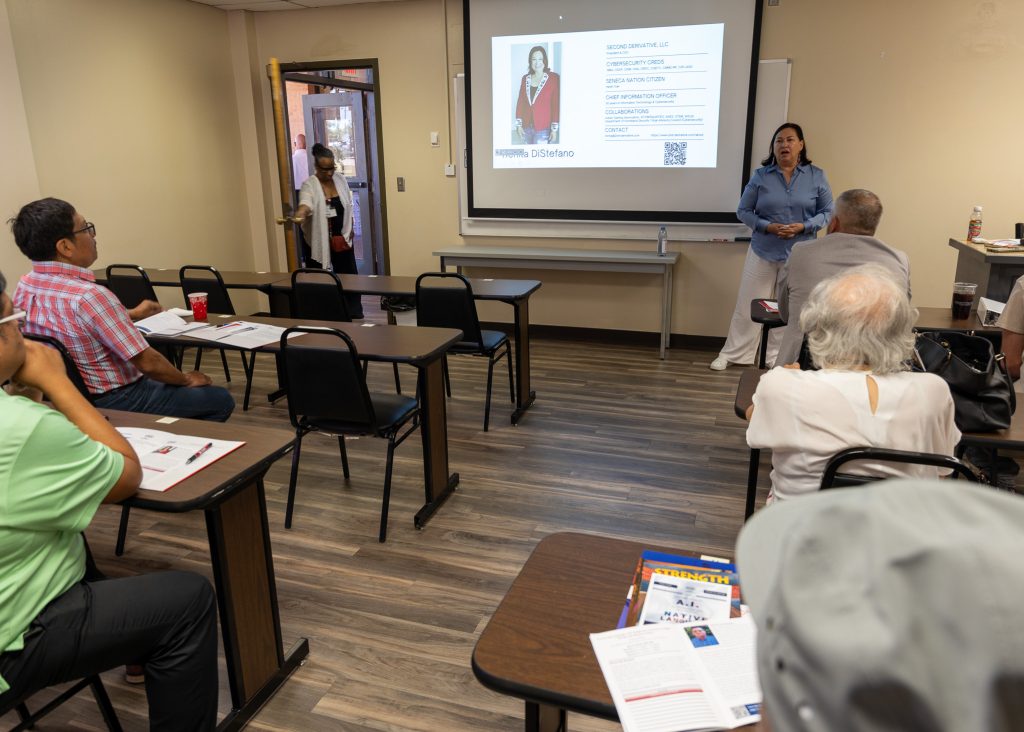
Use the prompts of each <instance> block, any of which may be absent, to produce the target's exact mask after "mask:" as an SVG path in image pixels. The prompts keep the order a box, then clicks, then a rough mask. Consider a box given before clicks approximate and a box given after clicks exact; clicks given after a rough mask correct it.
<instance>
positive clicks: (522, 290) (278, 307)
mask: <svg viewBox="0 0 1024 732" xmlns="http://www.w3.org/2000/svg"><path fill="white" fill-rule="evenodd" d="M93 274H95V275H96V282H98V283H99V284H101V285H102V284H105V283H106V276H107V275H106V270H103V269H97V270H93ZM146 274H147V275H149V279H150V282H152V284H153V286H154V287H181V282H180V280H179V279H178V270H176V269H169V268H146ZM220 274H221V276H222V277H223V278H224V284H225V286H226V287H228V288H237V289H248V290H259V291H260V292H263V293H264V294H265V295H267V297H268V298H269V300H270V314H271V315H273V316H275V317H288V316H290V315H291V306H290V299H291V289H292V282H291V274H289V273H288V272H241V271H237V272H236V271H223V272H221V273H220ZM338 276H339V277H340V278H341V286H342V287H343V288H344V289H345V290H346V291H347V292H352V293H355V294H358V295H404V296H410V297H411V296H415V295H416V278H415V277H411V276H401V275H394V276H393V275H351V274H339V275H338ZM469 283H470V285H471V286H472V287H473V297H474V298H475V299H477V300H494V301H497V302H503V303H507V304H509V305H511V306H512V313H513V330H514V333H513V336H514V337H513V341H514V344H515V364H516V408H515V410H514V411H513V412H512V424H518V423H519V420H520V419H522V417H523V415H524V414H525V413H526V410H527V409H529V408H530V405H532V404H533V402H534V401H535V400H536V398H537V392H535V391H534V390H533V389H532V388H531V383H530V296H531V295H532V294H533V293H535V292H536V291H537V290H539V289H540V286H541V283H540V282H539V281H538V280H503V279H489V278H487V279H484V278H480V279H477V278H469Z"/></svg>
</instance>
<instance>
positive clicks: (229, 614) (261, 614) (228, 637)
mask: <svg viewBox="0 0 1024 732" xmlns="http://www.w3.org/2000/svg"><path fill="white" fill-rule="evenodd" d="M100 411H101V412H103V414H104V415H106V417H107V419H109V420H110V422H111V424H113V425H114V426H115V427H148V428H152V429H158V430H163V431H166V432H173V433H176V434H187V435H197V436H202V437H210V438H213V439H222V440H244V441H245V444H244V445H242V447H240V448H238V449H237V450H235V451H234V452H231V453H229V454H228V455H225V456H224V457H223V458H221V459H220V460H218V461H217V462H215V463H213V464H212V465H210V466H209V467H206V468H204V469H203V470H200V471H199V472H198V473H195V474H194V475H191V476H189V477H188V478H186V479H185V480H184V481H183V482H181V483H179V484H178V485H176V486H174V487H172V488H171V489H170V490H167V491H165V492H163V493H159V492H155V491H139V492H138V493H137V494H136V495H135V496H133V497H132V498H129V499H128V500H127V501H125V503H126V504H127V505H129V506H131V507H133V508H145V509H149V510H151V511H163V512H167V513H184V512H186V511H203V513H204V514H205V515H206V533H207V538H208V540H209V542H210V560H211V562H212V564H213V579H214V584H215V586H216V588H217V606H218V608H219V610H220V626H221V634H222V637H223V640H224V656H225V659H226V661H227V670H228V685H229V688H230V690H231V712H229V713H228V715H227V716H226V717H225V718H224V719H223V720H221V722H220V724H219V726H218V729H220V730H236V729H241V728H242V727H244V726H245V725H246V723H247V722H248V721H249V720H250V719H251V718H252V717H253V715H255V714H256V712H257V711H259V708H260V707H261V706H262V705H263V704H264V703H265V702H266V701H267V699H269V698H270V697H271V696H273V695H274V693H275V692H276V691H277V689H278V688H279V687H280V686H281V685H282V684H284V682H285V681H286V680H287V679H288V676H289V674H291V672H292V671H294V670H295V668H296V667H297V666H298V665H299V663H300V662H301V661H302V660H303V659H304V658H306V656H308V655H309V641H308V640H307V639H305V638H300V639H299V640H298V642H297V643H296V644H295V645H294V646H292V648H291V650H289V651H288V653H287V654H285V653H284V651H283V647H282V637H281V619H280V616H279V614H278V605H277V587H276V584H275V580H274V558H273V555H272V553H271V548H270V530H269V528H268V526H267V506H266V499H265V496H264V492H263V476H264V475H265V474H266V472H267V470H268V469H269V468H270V466H271V464H272V463H273V462H274V461H275V460H277V459H278V458H280V457H281V456H283V455H285V454H287V453H288V452H289V451H290V450H291V448H292V444H293V442H294V441H295V436H294V435H293V434H292V433H291V432H290V431H288V430H279V429H270V428H266V427H249V426H244V425H238V424H235V423H230V424H220V423H217V422H204V421H200V420H194V419H179V420H177V421H175V422H172V423H170V424H164V423H161V422H158V421H157V420H158V419H160V417H157V416H154V415H150V414H135V413H132V412H119V411H114V410H106V409H104V410H100ZM182 703H183V704H187V703H188V700H187V699H183V700H182Z"/></svg>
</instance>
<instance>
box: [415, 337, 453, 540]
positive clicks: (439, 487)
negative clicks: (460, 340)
mask: <svg viewBox="0 0 1024 732" xmlns="http://www.w3.org/2000/svg"><path fill="white" fill-rule="evenodd" d="M441 362H442V359H441V358H440V357H438V358H436V359H434V360H433V361H432V362H430V363H428V364H425V365H421V366H420V368H419V374H418V379H419V395H420V435H421V437H422V441H423V484H424V493H425V496H426V502H425V503H424V504H423V507H422V508H421V509H420V510H419V511H417V512H416V517H415V519H414V523H415V526H416V528H417V529H422V528H423V526H424V525H425V524H426V523H427V520H428V519H429V518H430V517H431V516H432V515H434V512H435V511H437V509H438V508H440V507H441V504H443V503H444V502H445V501H446V500H448V496H450V495H451V494H452V493H453V492H454V491H455V486H457V485H458V484H459V474H458V473H449V472H448V424H447V418H448V415H447V413H446V407H445V398H444V379H443V377H442V371H441Z"/></svg>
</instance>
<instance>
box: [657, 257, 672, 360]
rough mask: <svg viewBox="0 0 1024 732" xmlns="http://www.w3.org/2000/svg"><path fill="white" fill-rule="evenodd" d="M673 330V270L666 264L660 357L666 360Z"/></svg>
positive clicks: (662, 288) (663, 283)
mask: <svg viewBox="0 0 1024 732" xmlns="http://www.w3.org/2000/svg"><path fill="white" fill-rule="evenodd" d="M671 328H672V268H671V267H670V266H669V265H668V264H666V265H665V269H664V272H662V277H661V343H660V345H659V348H658V357H659V358H662V359H664V358H665V349H667V348H668V345H669V339H670V332H671Z"/></svg>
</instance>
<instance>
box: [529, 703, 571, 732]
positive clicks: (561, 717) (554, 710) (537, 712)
mask: <svg viewBox="0 0 1024 732" xmlns="http://www.w3.org/2000/svg"><path fill="white" fill-rule="evenodd" d="M525 729H526V732H568V730H569V726H568V723H567V721H566V714H565V710H564V709H560V708H559V707H552V706H549V705H547V704H535V703H534V702H526V726H525Z"/></svg>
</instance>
